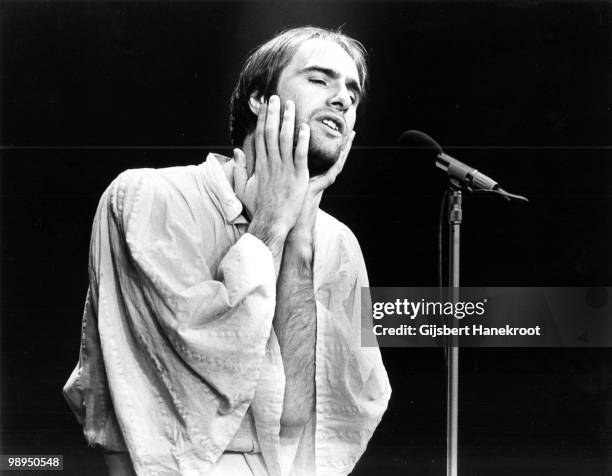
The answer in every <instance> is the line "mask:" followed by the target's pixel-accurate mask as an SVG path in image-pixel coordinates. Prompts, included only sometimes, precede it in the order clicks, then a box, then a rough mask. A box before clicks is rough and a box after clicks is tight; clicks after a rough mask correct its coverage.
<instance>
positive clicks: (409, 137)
mask: <svg viewBox="0 0 612 476" xmlns="http://www.w3.org/2000/svg"><path fill="white" fill-rule="evenodd" d="M397 142H398V144H400V145H405V146H408V147H424V148H431V149H433V150H434V151H435V152H436V155H437V154H441V153H442V147H440V144H438V143H437V142H436V141H435V140H433V139H432V138H431V137H429V136H428V135H427V134H425V133H424V132H421V131H415V130H409V131H406V132H404V133H403V134H402V135H401V136H400V137H399V139H398V140H397Z"/></svg>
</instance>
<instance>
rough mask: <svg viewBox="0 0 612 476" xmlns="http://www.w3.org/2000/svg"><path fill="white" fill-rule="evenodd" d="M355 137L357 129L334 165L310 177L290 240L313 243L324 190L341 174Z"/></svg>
mask: <svg viewBox="0 0 612 476" xmlns="http://www.w3.org/2000/svg"><path fill="white" fill-rule="evenodd" d="M354 138H355V131H353V132H351V135H350V136H349V138H348V139H347V141H346V143H345V144H344V146H343V147H342V151H341V152H340V156H339V157H338V160H336V162H335V163H334V165H332V166H331V167H330V168H329V170H327V172H325V173H324V174H323V175H317V176H316V177H312V178H311V179H310V181H309V183H308V191H307V192H306V198H305V199H304V206H303V207H302V210H301V212H300V215H299V217H298V219H297V221H296V224H295V226H294V227H293V228H292V230H291V232H290V233H289V236H288V237H287V240H288V241H290V242H292V243H294V242H300V241H301V242H304V241H305V242H306V243H305V244H307V245H310V244H311V242H312V233H313V231H314V225H315V219H316V216H317V210H318V208H319V204H320V203H321V198H322V196H323V191H324V190H325V189H326V188H327V187H329V186H330V185H331V184H333V183H334V182H335V181H336V178H337V177H338V175H340V172H342V169H343V168H344V164H345V163H346V158H347V157H348V155H349V152H350V150H351V146H352V145H353V139H354Z"/></svg>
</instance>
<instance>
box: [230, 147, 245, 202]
mask: <svg viewBox="0 0 612 476" xmlns="http://www.w3.org/2000/svg"><path fill="white" fill-rule="evenodd" d="M234 162H235V163H234V171H233V175H234V190H235V192H236V194H237V195H238V194H242V193H243V192H244V189H245V187H246V183H247V179H248V175H247V169H246V157H245V156H244V152H242V150H240V149H238V148H236V149H234Z"/></svg>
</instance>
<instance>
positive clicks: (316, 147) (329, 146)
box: [308, 134, 345, 177]
mask: <svg viewBox="0 0 612 476" xmlns="http://www.w3.org/2000/svg"><path fill="white" fill-rule="evenodd" d="M344 142H345V140H344V138H343V140H342V141H333V142H332V141H329V140H324V139H323V140H322V138H320V137H317V136H316V134H315V135H311V136H310V143H309V144H308V172H309V174H310V176H311V177H315V176H317V175H323V174H324V173H325V172H327V171H328V170H329V168H330V167H331V166H332V165H334V164H335V163H336V161H337V160H338V158H339V157H340V152H341V151H342V146H343V145H344Z"/></svg>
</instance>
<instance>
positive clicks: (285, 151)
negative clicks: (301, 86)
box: [280, 100, 295, 165]
mask: <svg viewBox="0 0 612 476" xmlns="http://www.w3.org/2000/svg"><path fill="white" fill-rule="evenodd" d="M294 128H295V104H294V103H293V101H291V100H288V101H287V102H286V103H285V112H284V114H283V124H282V126H281V131H280V153H281V157H282V159H283V160H284V161H285V162H287V163H289V164H291V165H293V130H294Z"/></svg>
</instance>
